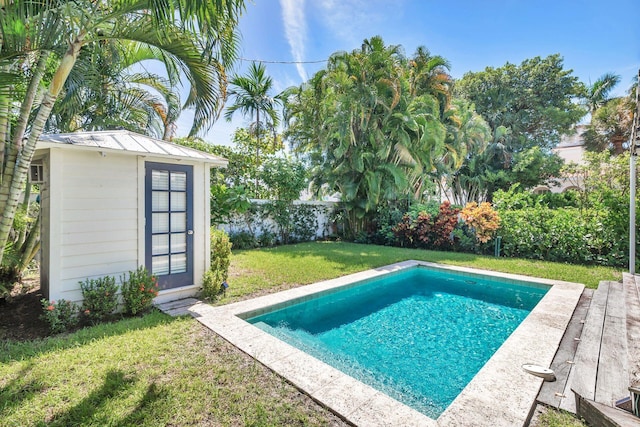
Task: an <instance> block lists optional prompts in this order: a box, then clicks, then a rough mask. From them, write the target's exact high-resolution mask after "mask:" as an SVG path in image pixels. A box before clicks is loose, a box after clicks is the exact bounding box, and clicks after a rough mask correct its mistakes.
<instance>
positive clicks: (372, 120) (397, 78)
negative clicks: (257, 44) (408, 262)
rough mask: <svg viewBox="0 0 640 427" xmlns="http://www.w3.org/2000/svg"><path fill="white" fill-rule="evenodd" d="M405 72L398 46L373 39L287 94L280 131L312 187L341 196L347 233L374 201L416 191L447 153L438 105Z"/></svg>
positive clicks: (360, 224) (363, 220)
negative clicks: (303, 161)
mask: <svg viewBox="0 0 640 427" xmlns="http://www.w3.org/2000/svg"><path fill="white" fill-rule="evenodd" d="M408 76H409V73H408V72H407V61H406V59H405V57H404V55H403V54H402V49H401V48H400V46H393V45H391V46H385V44H384V42H383V40H382V39H381V38H380V37H373V38H371V39H368V40H365V41H364V42H363V44H362V47H361V48H360V49H356V50H354V51H352V52H337V53H335V54H333V55H332V56H331V57H330V58H329V61H328V64H327V69H326V70H323V71H320V72H318V73H317V74H316V75H314V76H313V77H312V79H311V80H310V81H309V82H308V83H306V84H304V85H302V86H301V87H300V88H292V89H289V90H287V91H285V95H286V96H285V98H284V99H285V100H286V102H285V118H286V119H287V130H286V133H285V135H286V137H287V139H288V140H289V141H290V142H291V143H292V146H293V147H294V148H295V150H296V152H298V153H301V154H303V155H306V156H307V158H308V161H309V163H310V164H311V165H312V169H311V176H312V184H313V185H314V187H315V189H316V190H321V189H325V188H327V187H328V190H329V191H331V192H336V191H337V192H339V193H340V194H341V197H342V201H343V203H344V206H345V212H346V220H347V228H348V229H347V232H348V233H350V234H351V235H352V236H354V235H356V234H357V233H359V232H362V231H366V228H367V226H368V223H369V222H370V220H371V219H372V216H373V215H374V214H375V212H376V209H377V208H378V206H379V205H381V204H384V203H387V202H389V201H393V200H399V199H405V198H406V197H410V196H411V195H412V194H414V193H418V194H419V193H421V192H422V191H421V188H422V185H423V180H424V176H425V174H428V173H429V172H430V171H431V170H432V169H433V168H434V164H435V162H436V161H437V159H439V158H440V156H441V155H442V152H443V150H444V138H445V135H446V129H445V127H444V125H443V124H442V123H441V121H440V119H439V116H440V114H439V105H440V103H439V102H438V100H437V99H436V97H435V96H434V95H433V94H431V93H427V91H426V90H424V91H423V90H416V91H415V93H414V94H412V92H411V90H410V82H409V78H408Z"/></svg>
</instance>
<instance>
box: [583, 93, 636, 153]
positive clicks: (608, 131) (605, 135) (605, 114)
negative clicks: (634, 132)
mask: <svg viewBox="0 0 640 427" xmlns="http://www.w3.org/2000/svg"><path fill="white" fill-rule="evenodd" d="M634 110H635V103H634V100H633V99H632V98H631V97H630V96H628V97H619V98H614V99H611V100H609V102H607V103H606V104H605V105H603V106H602V107H600V108H598V109H597V110H596V111H595V112H594V114H593V116H592V117H591V123H589V125H587V128H586V130H585V132H584V133H583V134H582V137H583V138H584V142H585V147H586V148H587V150H589V151H604V150H611V151H612V152H613V154H616V155H617V154H622V153H623V152H624V151H625V148H626V147H625V143H627V142H628V141H629V138H630V137H631V127H632V122H633V113H634Z"/></svg>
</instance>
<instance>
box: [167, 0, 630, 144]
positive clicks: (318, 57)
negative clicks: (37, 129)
mask: <svg viewBox="0 0 640 427" xmlns="http://www.w3.org/2000/svg"><path fill="white" fill-rule="evenodd" d="M639 15H640V4H639V3H638V0H609V1H604V0H556V1H547V0H536V1H527V0H449V1H448V2H443V1H433V0H254V1H251V0H249V1H248V2H247V10H246V12H245V14H244V16H243V17H242V19H241V22H240V30H241V33H242V46H241V57H242V58H245V59H247V60H252V59H256V60H266V61H323V60H326V59H327V58H328V57H329V56H330V55H331V54H332V53H334V52H337V51H351V50H353V49H356V48H358V47H359V46H360V45H361V43H362V40H364V39H365V38H370V37H372V36H375V35H380V36H382V38H383V40H384V41H385V44H387V45H391V44H394V45H398V44H399V45H402V46H403V48H404V50H405V53H406V54H407V55H411V54H413V52H414V51H415V49H416V47H418V46H421V45H422V46H425V47H426V48H427V49H429V51H430V52H431V53H432V54H436V55H441V56H444V57H445V58H446V59H447V60H449V62H450V63H451V75H452V76H453V77H454V78H460V77H462V76H463V75H464V73H466V72H469V71H482V70H484V69H485V68H486V67H488V66H490V67H500V66H502V65H504V64H505V63H506V62H511V63H514V64H520V63H521V62H522V61H523V60H525V59H528V58H533V57H535V56H542V57H546V56H548V55H551V54H554V53H559V54H561V55H562V56H563V58H564V68H565V69H572V70H573V73H574V75H575V76H577V77H578V78H579V79H580V80H581V81H583V82H584V83H587V84H588V83H589V82H593V81H594V80H596V79H597V78H598V77H599V76H601V75H602V74H604V73H606V72H614V73H616V74H619V75H620V76H621V77H622V82H621V84H620V85H619V86H618V88H617V93H616V94H618V95H622V94H623V93H625V91H626V90H627V89H628V88H629V86H631V84H632V80H633V78H634V76H636V75H637V73H638V68H640V28H639V27H640V26H639V25H638V24H637V22H638V16H639ZM249 63H250V61H244V60H243V61H241V62H240V63H239V64H237V67H236V69H235V70H233V71H232V73H233V72H236V73H239V74H242V73H243V71H244V70H245V69H246V67H247V65H248V64H249ZM265 65H266V67H267V72H268V74H269V75H270V76H271V77H272V78H273V79H274V86H275V91H274V92H275V93H277V92H279V91H281V90H283V89H285V88H287V87H289V86H293V85H299V84H300V83H302V82H303V81H305V80H306V79H307V78H308V77H309V76H312V75H313V74H314V73H315V72H317V71H318V70H320V69H322V68H323V67H324V65H325V64H324V62H320V63H307V64H273V63H266V64H265ZM275 93H274V94H275ZM236 114H238V116H237V117H235V118H234V120H233V122H231V123H228V122H226V121H225V120H224V119H220V120H219V121H218V122H217V123H216V124H215V125H214V126H213V128H212V129H211V130H210V131H209V133H208V134H207V135H205V140H207V141H209V142H211V143H213V144H229V143H230V140H231V135H232V133H233V131H234V129H235V128H237V127H240V126H243V125H244V124H245V120H244V119H243V118H242V117H241V116H240V115H239V113H236ZM189 116H190V115H189V114H184V117H183V118H182V120H181V121H180V122H179V124H178V135H179V136H183V135H185V134H186V133H188V125H187V124H186V122H187V120H189V118H190V117H189Z"/></svg>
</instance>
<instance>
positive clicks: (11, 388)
mask: <svg viewBox="0 0 640 427" xmlns="http://www.w3.org/2000/svg"><path fill="white" fill-rule="evenodd" d="M32 368H33V363H28V364H27V365H26V366H24V367H23V368H22V369H21V370H20V371H19V372H17V373H16V374H15V376H14V378H13V379H12V380H11V381H9V382H8V383H7V384H6V385H5V386H3V387H0V402H1V403H0V419H2V418H4V417H5V416H6V414H7V412H9V410H10V409H12V408H15V407H18V406H21V405H23V404H25V402H28V401H30V400H32V399H33V398H35V397H36V396H37V395H39V394H40V393H41V392H42V391H43V390H44V388H45V387H44V385H43V384H42V383H40V382H38V381H35V380H30V381H26V382H25V380H24V379H25V378H26V377H27V374H28V373H29V371H30V370H31V369H32Z"/></svg>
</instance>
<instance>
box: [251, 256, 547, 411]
mask: <svg viewBox="0 0 640 427" xmlns="http://www.w3.org/2000/svg"><path fill="white" fill-rule="evenodd" d="M549 288H550V286H547V285H536V284H530V283H524V282H515V281H513V282H506V281H496V280H492V279H490V278H486V277H481V276H477V277H470V276H467V275H460V274H459V273H456V272H451V271H448V270H440V269H434V268H427V267H423V266H422V267H421V266H415V267H413V268H410V269H407V270H403V271H401V272H396V273H390V274H387V275H384V276H382V277H380V278H376V279H372V280H371V279H370V280H366V281H364V282H359V283H355V284H353V285H351V286H349V287H348V288H347V289H341V290H337V291H336V292H331V293H328V294H325V295H321V296H318V297H317V298H314V299H311V300H307V301H304V302H300V303H297V304H294V305H290V306H288V307H285V308H280V309H276V310H274V311H272V312H269V313H265V314H262V315H259V316H255V317H252V318H249V319H247V321H248V322H249V323H252V324H254V325H255V326H257V327H259V328H260V329H262V330H263V331H265V332H267V333H269V334H271V335H273V336H275V337H277V338H279V339H281V340H283V341H285V342H287V343H289V344H291V345H293V346H294V347H296V348H298V349H300V350H303V351H304V352H306V353H308V354H311V355H313V356H315V357H317V358H318V359H320V360H322V361H324V362H326V363H328V364H329V365H331V366H333V367H336V368H337V369H339V370H341V371H342V372H344V373H346V374H348V375H350V376H352V377H354V378H356V379H358V380H360V381H362V382H364V383H365V384H368V385H370V386H372V387H374V388H376V389H378V390H380V391H383V392H384V393H386V394H387V395H389V396H391V397H393V398H395V399H397V400H399V401H401V402H403V403H405V404H407V405H409V406H411V407H412V408H414V409H416V410H418V411H420V412H422V413H424V414H426V415H428V416H429V417H431V418H434V419H435V418H437V417H438V416H439V415H440V414H441V413H442V412H443V411H444V410H445V409H446V407H447V406H449V404H450V403H451V402H452V401H453V400H454V399H455V398H456V397H457V396H458V394H459V393H460V392H461V391H462V389H464V387H465V386H466V385H467V383H468V382H469V381H470V380H471V379H472V378H473V377H474V376H475V374H476V373H477V372H478V371H479V370H480V368H482V366H483V365H484V364H485V363H486V362H487V360H489V358H490V357H491V356H492V355H493V353H495V351H496V350H497V349H498V348H499V347H500V346H501V345H502V343H503V342H504V341H505V340H506V339H507V338H508V337H509V335H510V334H511V333H512V332H513V331H514V330H515V329H516V328H517V327H518V325H519V324H520V323H521V322H522V320H524V319H525V317H526V316H527V315H528V314H529V313H530V312H531V310H532V309H533V308H534V307H535V305H536V304H537V303H538V302H539V301H540V300H541V299H542V297H543V296H544V294H545V293H546V292H547V291H548V290H549Z"/></svg>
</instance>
